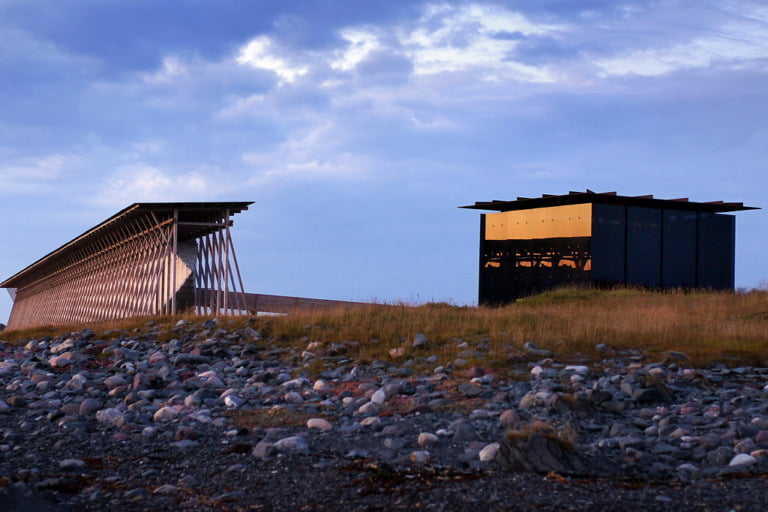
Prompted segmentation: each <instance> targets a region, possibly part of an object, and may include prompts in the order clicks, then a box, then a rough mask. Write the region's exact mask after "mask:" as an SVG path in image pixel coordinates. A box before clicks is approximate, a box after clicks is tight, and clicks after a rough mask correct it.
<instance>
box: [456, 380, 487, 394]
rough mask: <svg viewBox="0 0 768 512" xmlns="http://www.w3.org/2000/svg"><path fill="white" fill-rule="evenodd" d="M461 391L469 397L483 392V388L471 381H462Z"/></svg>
mask: <svg viewBox="0 0 768 512" xmlns="http://www.w3.org/2000/svg"><path fill="white" fill-rule="evenodd" d="M459 391H460V392H461V393H462V394H464V396H466V397H467V398H474V397H477V396H480V395H482V394H483V388H481V387H480V386H476V385H474V384H472V383H470V382H462V383H461V384H459Z"/></svg>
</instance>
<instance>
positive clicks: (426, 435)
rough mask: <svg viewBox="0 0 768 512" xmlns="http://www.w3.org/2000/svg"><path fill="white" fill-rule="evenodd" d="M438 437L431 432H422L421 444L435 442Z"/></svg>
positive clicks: (427, 444)
mask: <svg viewBox="0 0 768 512" xmlns="http://www.w3.org/2000/svg"><path fill="white" fill-rule="evenodd" d="M437 440H438V437H437V436H436V435H435V434H432V433H430V432H422V433H421V434H419V446H429V445H431V444H435V443H436V442H437Z"/></svg>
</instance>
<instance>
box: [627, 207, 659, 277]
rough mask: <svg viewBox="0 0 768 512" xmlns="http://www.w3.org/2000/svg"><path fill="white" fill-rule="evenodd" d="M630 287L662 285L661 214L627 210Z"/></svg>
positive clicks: (649, 211) (652, 209) (643, 210)
mask: <svg viewBox="0 0 768 512" xmlns="http://www.w3.org/2000/svg"><path fill="white" fill-rule="evenodd" d="M626 261H627V269H626V276H627V283H630V284H639V285H643V286H659V285H660V284H661V210H660V209H656V208H639V207H635V206H629V207H627V259H626Z"/></svg>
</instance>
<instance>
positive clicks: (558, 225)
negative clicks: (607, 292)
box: [462, 190, 756, 305]
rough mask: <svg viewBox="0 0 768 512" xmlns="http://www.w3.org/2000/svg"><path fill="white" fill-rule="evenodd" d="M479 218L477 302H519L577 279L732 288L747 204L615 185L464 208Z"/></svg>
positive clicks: (489, 303) (579, 280) (582, 280)
mask: <svg viewBox="0 0 768 512" xmlns="http://www.w3.org/2000/svg"><path fill="white" fill-rule="evenodd" d="M462 208H472V209H476V210H491V211H495V212H496V213H484V214H482V215H481V216H480V283H479V297H478V302H479V303H480V304H484V305H496V304H504V303H508V302H512V301H514V300H515V299H517V298H520V297H525V296H527V295H531V294H534V293H538V292H541V291H544V290H547V289H550V288H553V287H557V286H562V285H565V284H573V283H594V284H600V285H605V284H627V285H641V286H648V287H654V288H678V287H680V288H709V289H716V290H729V289H733V276H734V251H735V222H734V216H733V215H723V212H732V211H740V210H754V209H756V208H753V207H749V206H744V205H743V204H742V203H724V202H722V201H716V202H710V203H697V202H692V201H688V199H655V198H654V197H653V196H640V197H628V196H619V195H616V193H615V192H608V193H595V192H592V191H590V190H587V191H586V192H570V193H569V194H568V195H561V196H554V195H543V196H542V197H538V198H525V197H518V198H517V200H516V201H490V202H477V203H475V204H474V205H469V206H463V207H462Z"/></svg>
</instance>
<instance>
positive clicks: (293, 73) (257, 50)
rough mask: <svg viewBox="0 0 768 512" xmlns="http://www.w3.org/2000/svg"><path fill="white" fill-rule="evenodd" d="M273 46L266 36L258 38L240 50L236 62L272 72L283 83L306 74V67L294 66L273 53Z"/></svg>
mask: <svg viewBox="0 0 768 512" xmlns="http://www.w3.org/2000/svg"><path fill="white" fill-rule="evenodd" d="M274 49H275V45H274V44H273V42H272V40H271V39H270V38H269V37H267V36H259V37H256V38H254V39H252V40H251V41H249V42H248V43H247V44H246V45H245V46H243V47H242V48H240V51H239V53H238V55H237V57H236V59H235V60H236V61H237V63H238V64H241V65H244V66H245V65H248V66H252V67H254V68H260V69H266V70H268V71H272V72H274V73H275V74H276V75H277V76H278V77H280V80H281V81H283V82H289V83H290V82H293V81H295V80H296V79H297V78H298V77H300V76H301V75H305V74H307V71H308V67H307V66H295V65H291V64H289V63H288V61H287V60H286V59H284V58H282V57H280V56H278V55H276V54H275V53H274Z"/></svg>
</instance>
